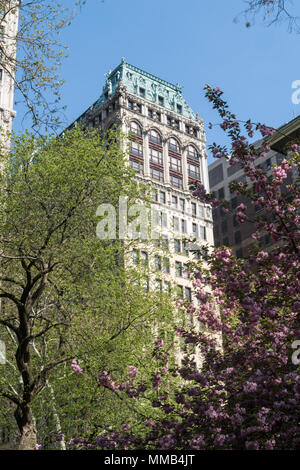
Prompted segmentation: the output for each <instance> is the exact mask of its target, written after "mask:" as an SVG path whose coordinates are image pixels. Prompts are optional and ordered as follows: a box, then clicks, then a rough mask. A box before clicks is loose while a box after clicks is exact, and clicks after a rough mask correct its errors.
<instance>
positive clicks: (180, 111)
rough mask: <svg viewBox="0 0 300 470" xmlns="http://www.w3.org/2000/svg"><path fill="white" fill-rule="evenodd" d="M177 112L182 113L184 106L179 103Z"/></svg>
mask: <svg viewBox="0 0 300 470" xmlns="http://www.w3.org/2000/svg"><path fill="white" fill-rule="evenodd" d="M177 113H179V114H181V113H182V106H181V104H178V105H177Z"/></svg>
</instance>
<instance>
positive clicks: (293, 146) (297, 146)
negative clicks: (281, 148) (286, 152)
mask: <svg viewBox="0 0 300 470" xmlns="http://www.w3.org/2000/svg"><path fill="white" fill-rule="evenodd" d="M298 148H299V145H297V144H293V145H291V151H292V152H298Z"/></svg>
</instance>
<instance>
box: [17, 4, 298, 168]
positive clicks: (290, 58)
mask: <svg viewBox="0 0 300 470" xmlns="http://www.w3.org/2000/svg"><path fill="white" fill-rule="evenodd" d="M64 4H65V5H68V4H72V0H64ZM243 4H244V2H243V0H227V1H224V0H104V2H101V1H100V0H88V2H87V5H86V6H85V7H84V8H83V9H82V11H81V13H80V15H78V17H77V18H76V19H75V21H74V22H73V24H72V25H71V26H70V27H69V28H68V29H66V30H65V31H64V33H63V35H62V36H61V40H62V41H63V42H64V43H65V44H67V45H68V46H69V58H68V59H66V60H65V62H64V64H63V66H62V68H61V76H62V77H63V78H64V79H65V80H66V84H65V86H64V87H63V89H62V102H63V104H65V105H67V111H66V123H67V124H69V123H71V122H72V121H73V120H74V119H75V118H76V117H78V116H79V115H80V114H81V113H82V112H83V111H84V110H85V109H86V108H87V107H88V106H89V105H90V104H92V103H93V102H94V101H95V100H96V99H97V98H98V97H99V95H100V94H101V90H102V86H103V84H104V80H105V77H104V74H105V73H106V72H107V71H108V70H109V69H113V68H114V67H115V66H116V65H118V64H119V63H120V61H121V57H122V56H124V57H125V58H126V61H127V62H129V63H130V64H133V65H136V66H137V67H139V68H142V69H143V70H146V71H148V72H150V73H153V74H154V75H157V76H159V77H161V78H163V79H165V80H167V81H170V82H172V83H177V82H178V83H180V84H181V85H183V94H184V97H185V99H186V101H187V102H188V103H189V105H190V106H191V108H192V109H193V110H194V112H199V114H200V116H201V117H202V118H203V119H204V121H205V125H206V131H207V142H208V144H209V143H212V142H213V141H217V142H218V143H220V144H223V143H224V142H225V140H224V134H223V132H221V131H220V130H218V129H217V128H214V129H213V130H209V129H208V128H207V124H208V122H213V123H216V122H218V118H217V115H216V112H215V111H213V110H212V109H211V106H210V103H209V102H207V100H206V99H205V97H204V92H203V87H204V85H205V84H206V83H209V84H211V85H214V86H218V87H220V88H221V89H222V90H223V91H224V94H225V98H226V99H228V100H229V102H230V105H231V109H232V111H233V112H235V113H236V114H237V116H238V117H239V118H240V119H242V120H247V119H248V118H251V119H252V120H254V121H260V122H265V123H266V124H268V125H272V126H274V127H278V126H279V125H281V124H283V123H285V122H287V121H289V120H291V119H293V117H295V116H297V115H299V113H300V104H299V105H295V104H293V103H292V100H291V96H292V92H293V90H292V88H291V85H292V82H293V81H294V80H300V69H299V58H298V55H299V54H298V51H299V44H300V38H299V35H296V34H295V33H294V34H289V33H288V32H287V28H286V26H285V25H277V26H273V27H270V28H268V27H266V26H265V25H263V24H262V23H261V22H259V21H257V22H256V24H255V25H254V26H253V27H251V28H246V27H245V21H244V19H243V17H241V18H240V21H239V22H238V23H235V22H234V21H233V19H234V17H235V16H236V15H237V14H238V13H239V12H240V11H242V10H243ZM297 9H298V13H299V14H300V6H298V7H297V8H296V7H294V10H297ZM17 111H18V116H17V118H16V119H15V123H14V129H15V130H16V131H18V130H21V129H22V124H21V117H22V108H19V109H18V108H17ZM23 129H24V127H23ZM211 161H212V158H211V157H210V159H209V162H211Z"/></svg>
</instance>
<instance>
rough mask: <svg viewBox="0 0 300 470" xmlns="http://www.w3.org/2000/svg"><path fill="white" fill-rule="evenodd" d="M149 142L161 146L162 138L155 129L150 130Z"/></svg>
mask: <svg viewBox="0 0 300 470" xmlns="http://www.w3.org/2000/svg"><path fill="white" fill-rule="evenodd" d="M149 141H150V142H153V143H154V144H159V145H161V136H160V134H159V133H158V132H157V131H155V130H154V129H151V130H150V135H149Z"/></svg>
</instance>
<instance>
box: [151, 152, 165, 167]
mask: <svg viewBox="0 0 300 470" xmlns="http://www.w3.org/2000/svg"><path fill="white" fill-rule="evenodd" d="M149 150H150V160H151V162H153V163H157V164H158V165H162V164H163V158H162V152H160V151H159V150H156V149H153V148H150V149H149Z"/></svg>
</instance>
